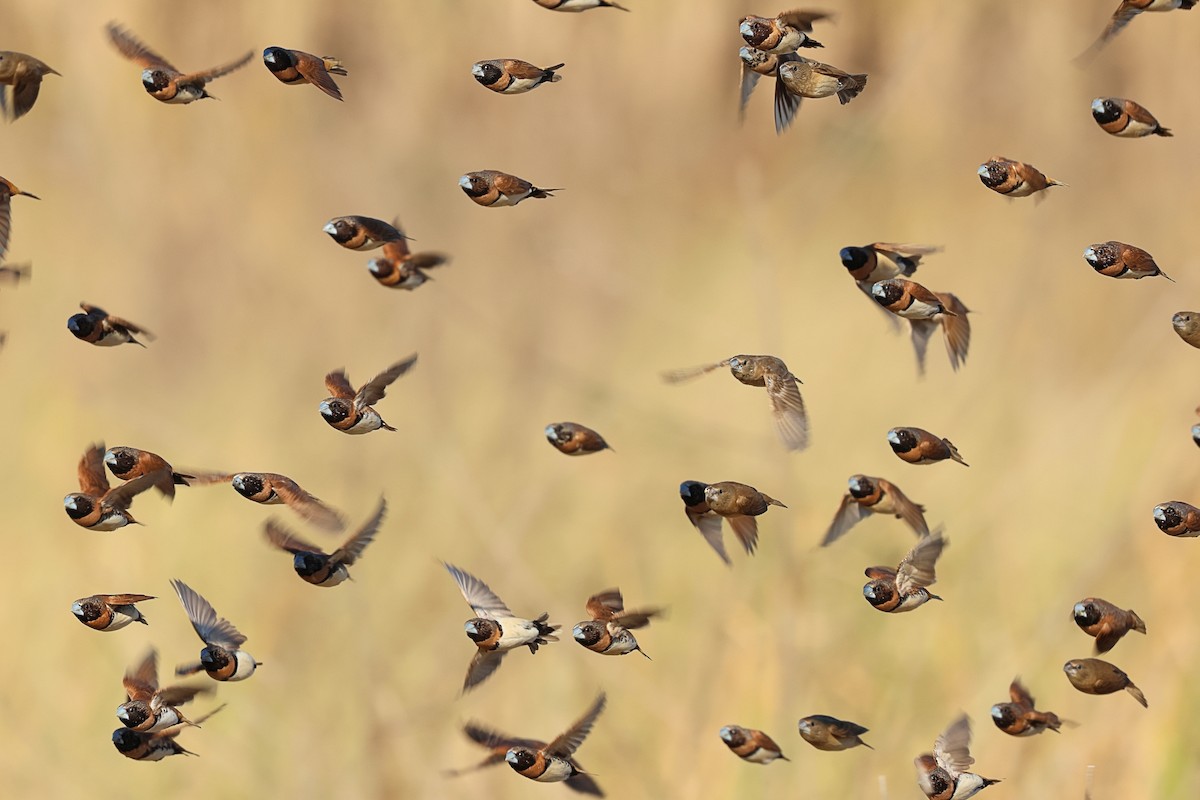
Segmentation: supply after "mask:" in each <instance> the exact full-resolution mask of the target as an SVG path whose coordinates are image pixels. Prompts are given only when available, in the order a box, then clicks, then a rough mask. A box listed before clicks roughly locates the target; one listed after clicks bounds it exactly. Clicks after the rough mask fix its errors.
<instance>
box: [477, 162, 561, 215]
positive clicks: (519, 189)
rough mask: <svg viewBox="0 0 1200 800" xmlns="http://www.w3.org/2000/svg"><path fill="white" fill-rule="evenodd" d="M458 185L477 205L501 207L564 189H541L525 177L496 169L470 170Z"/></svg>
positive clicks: (550, 195) (551, 195) (541, 197)
mask: <svg viewBox="0 0 1200 800" xmlns="http://www.w3.org/2000/svg"><path fill="white" fill-rule="evenodd" d="M458 185H459V187H460V188H461V189H462V190H463V193H464V194H466V196H467V197H469V198H471V200H473V201H474V202H475V203H476V204H477V205H481V206H490V207H492V208H501V207H504V206H515V205H516V204H517V203H519V202H521V201H522V200H524V199H525V198H527V197H536V198H539V199H545V198H547V197H553V196H554V195H553V192H561V191H562V189H561V188H560V189H539V188H538V187H536V186H534V185H533V184H532V183H530V182H529V181H527V180H525V179H524V178H518V177H517V176H516V175H509V174H508V173H507V172H499V171H497V170H494V169H485V170H479V171H478V172H468V173H467V174H466V175H463V176H462V177H461V178H459V179H458Z"/></svg>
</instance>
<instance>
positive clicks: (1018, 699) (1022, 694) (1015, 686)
mask: <svg viewBox="0 0 1200 800" xmlns="http://www.w3.org/2000/svg"><path fill="white" fill-rule="evenodd" d="M1008 696H1009V697H1010V698H1012V701H1013V702H1014V703H1016V704H1017V705H1019V706H1027V707H1029V708H1031V709H1032V708H1035V707H1036V705H1037V704H1036V703H1035V702H1034V700H1033V695H1031V694H1030V693H1029V690H1028V689H1026V688H1025V686H1024V684H1022V683H1021V680H1020V679H1019V678H1017V679H1014V680H1013V682H1012V684H1010V685H1009V687H1008Z"/></svg>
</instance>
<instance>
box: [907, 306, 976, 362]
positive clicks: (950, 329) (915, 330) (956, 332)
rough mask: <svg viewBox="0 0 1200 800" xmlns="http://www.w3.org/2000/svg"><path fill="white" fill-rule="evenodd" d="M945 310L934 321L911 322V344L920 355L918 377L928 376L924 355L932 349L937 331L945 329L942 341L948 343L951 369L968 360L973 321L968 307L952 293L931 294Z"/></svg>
mask: <svg viewBox="0 0 1200 800" xmlns="http://www.w3.org/2000/svg"><path fill="white" fill-rule="evenodd" d="M931 294H932V295H933V296H934V297H935V298H937V300H938V302H940V303H941V305H942V308H943V309H944V311H943V312H942V313H940V314H936V315H935V316H934V317H933V318H932V319H910V320H909V321H908V322H909V325H910V326H911V328H912V345H913V350H914V351H915V352H916V354H917V374H918V375H924V374H925V353H926V351H927V350H928V348H929V339H930V337H932V336H933V332H934V331H936V330H937V329H938V328H941V329H942V340H943V341H944V342H945V344H946V355H947V356H949V358H950V368H951V369H953V370H954V371H956V372H957V371H958V368H959V367H960V366H961V365H963V364H965V363H966V361H967V351H968V350H970V348H971V321H970V320H969V319H968V318H967V314H969V313H970V311H971V310H970V309H969V308H967V307H966V306H965V305H964V304H963V302H962V301H961V300H959V299H958V296H957V295H954V294H951V293H950V292H932V293H931Z"/></svg>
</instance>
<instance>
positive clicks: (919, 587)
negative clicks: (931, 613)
mask: <svg viewBox="0 0 1200 800" xmlns="http://www.w3.org/2000/svg"><path fill="white" fill-rule="evenodd" d="M948 544H950V542H949V540H948V539H944V538H942V536H941V533H940V532H939V533H934V534H933V535H931V536H923V537H922V538H921V539H920V540H919V541H918V542H917V543H916V544H915V545H913V548H912V549H911V550H909V551H908V553H907V554H906V555H905V556H904V558H902V559H901V560H900V565H899V566H897V567H896V568H895V569H892V568H891V567H867V569H866V570H865V574H866V576H867V577H868V578H870V579H871V580H870V582H868V583H867V584H866V585H865V586H863V597H865V598H866V600H867V602H868V603H870V604H871V606H872V607H873V608H874V609H875V610H876V611H883V612H886V613H890V614H900V613H904V612H906V611H912V610H913V609H915V608H919V607H920V606H923V605H925V603H928V602H929V601H930V600H941V599H942V598H940V597H938V596H937V595H936V594H933V593H932V592H930V591H929V589H928V588H927V587H929V586H932V585H933V584H935V583H937V572H936V566H937V561H938V559H939V558H941V556H942V551H943V550H944V549H945V548H946V546H947V545H948Z"/></svg>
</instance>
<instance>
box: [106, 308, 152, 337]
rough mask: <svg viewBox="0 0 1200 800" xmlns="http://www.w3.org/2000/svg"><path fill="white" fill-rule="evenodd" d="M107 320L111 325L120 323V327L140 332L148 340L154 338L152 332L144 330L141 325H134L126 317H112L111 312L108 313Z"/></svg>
mask: <svg viewBox="0 0 1200 800" xmlns="http://www.w3.org/2000/svg"><path fill="white" fill-rule="evenodd" d="M108 321H109V322H111V323H112V324H113V325H120V326H121V327H122V328H128V329H129V330H131V331H133V332H134V333H140V334H141V335H143V336H145V337H146V338H147V339H149V340H150V341H154V339H155V336H154V334H153V333H151V332H150V331H148V330H146V329H145V328H143V327H142V326H141V325H135V324H134V323H132V322H130V321H129V320H127V319H122V318H121V317H114V316H113V315H112V314H109V315H108Z"/></svg>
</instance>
